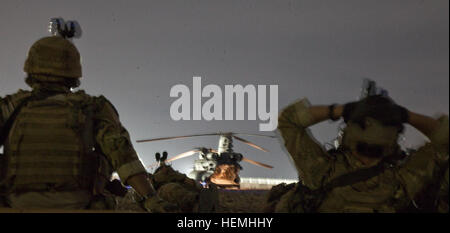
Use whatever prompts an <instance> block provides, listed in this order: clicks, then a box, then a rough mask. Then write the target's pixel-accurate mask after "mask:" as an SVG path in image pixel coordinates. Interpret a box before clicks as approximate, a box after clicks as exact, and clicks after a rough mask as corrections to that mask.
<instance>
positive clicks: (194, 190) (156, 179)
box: [150, 162, 202, 213]
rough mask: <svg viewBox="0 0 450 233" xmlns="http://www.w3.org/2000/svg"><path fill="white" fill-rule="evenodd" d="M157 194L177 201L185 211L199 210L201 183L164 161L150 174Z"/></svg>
mask: <svg viewBox="0 0 450 233" xmlns="http://www.w3.org/2000/svg"><path fill="white" fill-rule="evenodd" d="M150 180H151V181H152V184H153V185H154V187H155V189H156V192H157V194H158V195H159V196H160V197H161V198H162V199H164V200H167V201H169V202H171V203H176V204H177V206H179V208H180V210H181V211H182V212H185V213H190V212H198V204H199V198H200V191H201V189H202V187H201V186H200V183H198V182H196V181H195V180H193V179H189V178H188V177H187V176H186V175H185V174H182V173H180V172H178V171H176V170H175V169H173V168H172V166H169V165H167V164H165V163H164V162H162V163H161V164H160V166H159V167H158V169H157V170H156V171H155V172H154V173H153V175H150Z"/></svg>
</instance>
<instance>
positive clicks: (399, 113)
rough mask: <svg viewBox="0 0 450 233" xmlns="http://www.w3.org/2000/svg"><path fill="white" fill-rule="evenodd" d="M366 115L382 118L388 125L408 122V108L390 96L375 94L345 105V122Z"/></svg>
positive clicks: (357, 119) (343, 113) (343, 115)
mask: <svg viewBox="0 0 450 233" xmlns="http://www.w3.org/2000/svg"><path fill="white" fill-rule="evenodd" d="M365 116H370V117H373V118H375V119H378V120H381V121H382V122H384V123H386V124H387V125H391V124H399V123H406V122H408V117H409V116H408V110H407V109H406V108H404V107H402V106H400V105H397V104H395V103H394V101H392V100H391V99H390V98H387V97H384V96H380V95H375V96H369V97H367V98H365V99H363V100H360V101H357V102H351V103H348V104H345V105H344V110H343V112H342V117H343V118H344V122H345V123H347V122H348V121H349V120H353V121H355V120H356V121H359V120H361V119H362V118H363V117H365Z"/></svg>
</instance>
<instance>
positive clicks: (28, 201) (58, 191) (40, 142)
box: [0, 84, 146, 209]
mask: <svg viewBox="0 0 450 233" xmlns="http://www.w3.org/2000/svg"><path fill="white" fill-rule="evenodd" d="M32 93H40V94H48V95H59V96H62V97H64V98H69V99H73V100H74V101H76V102H78V103H80V104H82V105H90V106H93V108H94V111H93V117H92V118H93V124H94V125H93V130H94V132H93V134H94V135H93V136H94V137H95V144H96V145H95V146H96V148H97V149H98V150H99V151H101V154H103V155H102V156H104V157H103V158H105V161H106V166H107V167H106V168H105V167H104V168H103V169H106V170H109V171H107V172H106V174H105V175H106V176H108V173H109V175H111V172H112V171H117V173H118V174H119V177H120V179H121V180H123V181H125V180H127V179H128V177H131V176H133V175H135V174H139V173H143V172H146V170H145V168H144V167H143V165H142V163H141V162H140V160H139V158H138V156H137V154H136V152H135V150H134V149H133V147H132V144H131V142H130V137H129V134H128V132H127V131H126V130H125V128H124V127H123V126H122V125H121V123H120V121H119V116H118V114H117V112H116V111H115V109H114V107H113V105H112V104H111V103H110V102H109V101H108V100H107V99H106V98H105V97H103V96H99V97H93V96H89V95H87V94H86V93H84V91H78V92H75V93H72V92H71V91H70V90H69V89H68V88H66V87H64V86H60V85H53V84H37V85H34V86H33V91H32V92H30V91H24V90H19V91H18V92H17V93H15V94H12V95H8V96H6V97H4V98H0V126H1V127H3V125H4V123H5V119H7V118H8V117H9V116H10V115H11V113H12V112H13V111H14V109H15V107H16V106H17V105H18V104H19V103H20V102H21V101H23V99H24V98H26V97H28V96H30V95H32ZM25 114H26V113H19V115H18V116H17V118H23V119H25V118H27V116H26V115H25ZM21 115H22V116H21ZM28 117H30V118H29V120H30V121H33V123H34V124H37V125H38V124H45V125H46V127H48V129H49V130H48V135H40V137H35V138H34V139H33V140H34V141H33V143H32V144H29V145H21V147H22V148H21V149H22V150H24V149H29V150H30V152H31V153H32V154H40V153H42V154H46V155H48V154H51V153H55V151H56V153H58V152H64V151H67V149H68V148H64V144H70V142H67V141H64V138H66V135H59V136H58V135H57V136H55V137H52V136H51V135H52V134H53V133H56V132H58V131H57V130H54V131H53V132H52V130H51V129H52V128H57V127H58V122H60V121H59V119H60V118H61V117H62V116H58V114H57V113H54V114H53V113H49V115H45V114H43V115H41V116H37V115H35V116H28ZM58 117H59V118H58ZM13 131H14V129H12V130H11V132H10V136H11V134H12V132H13ZM67 136H69V135H67ZM26 147H28V148H26ZM12 150H14V148H11V141H10V140H7V142H6V143H5V151H4V152H5V155H2V156H3V157H4V158H2V167H1V170H0V171H1V172H2V175H1V176H0V177H1V178H2V180H1V183H0V184H1V188H2V191H3V193H2V194H3V195H5V196H6V199H7V202H8V205H9V206H11V207H13V208H55V209H62V208H66V209H83V208H86V207H87V206H88V205H89V204H91V208H107V207H108V206H106V205H103V204H99V205H100V206H98V207H96V206H94V205H97V204H92V203H91V202H92V200H93V195H94V193H93V192H92V190H90V189H87V186H82V187H81V186H80V184H79V183H80V182H79V181H78V180H75V181H73V182H62V183H60V182H59V180H58V179H56V178H55V179H53V178H52V177H45V175H43V174H46V172H47V171H50V170H52V169H53V170H58V171H53V173H51V174H58V175H57V176H61V177H63V176H66V175H68V176H70V175H73V174H72V172H73V171H72V170H70V169H64V164H62V163H59V164H58V161H59V160H58V161H56V160H55V161H53V162H54V163H52V161H48V163H43V162H42V161H40V162H42V163H39V164H38V163H34V162H33V157H32V156H28V157H27V156H24V157H23V158H22V159H15V158H14V153H12ZM30 155H31V154H30ZM58 156H60V158H61V159H62V158H63V157H65V156H67V158H69V153H66V154H63V153H60V154H58ZM94 161H95V160H94V158H92V161H83V162H85V163H90V162H92V163H94ZM69 165H70V164H69ZM55 166H58V167H55ZM12 167H13V168H14V169H11V168H12ZM24 167H28V169H26V170H25V169H22V168H24ZM108 167H109V168H108ZM19 168H20V169H21V170H20V171H21V172H20V176H19V175H18V174H15V175H12V174H14V170H15V169H16V170H18V169H19ZM58 168H59V169H58ZM27 173H28V174H27ZM83 175H85V176H88V177H87V179H90V180H91V181H92V182H94V179H95V177H94V176H95V175H96V174H83ZM106 178H107V179H108V177H106ZM40 179H41V180H45V182H40ZM51 180H55V182H54V183H53V182H51V183H48V181H51ZM100 192H101V190H100ZM102 205H103V206H102Z"/></svg>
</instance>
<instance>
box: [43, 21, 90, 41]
mask: <svg viewBox="0 0 450 233" xmlns="http://www.w3.org/2000/svg"><path fill="white" fill-rule="evenodd" d="M48 31H49V32H50V33H51V34H52V35H53V36H61V37H63V38H64V39H68V40H71V39H72V38H80V37H81V34H82V31H81V26H80V24H79V23H78V22H77V21H75V20H69V21H67V22H65V21H64V19H63V18H51V19H50V24H49V26H48Z"/></svg>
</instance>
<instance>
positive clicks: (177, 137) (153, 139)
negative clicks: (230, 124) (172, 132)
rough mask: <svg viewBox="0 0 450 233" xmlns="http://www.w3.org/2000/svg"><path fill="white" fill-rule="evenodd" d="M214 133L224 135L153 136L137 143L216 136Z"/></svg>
mask: <svg viewBox="0 0 450 233" xmlns="http://www.w3.org/2000/svg"><path fill="white" fill-rule="evenodd" d="M214 135H222V133H206V134H194V135H186V136H175V137H164V138H152V139H143V140H137V141H136V142H137V143H141V142H154V141H160V140H170V139H179V138H190V137H199V136H214Z"/></svg>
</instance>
